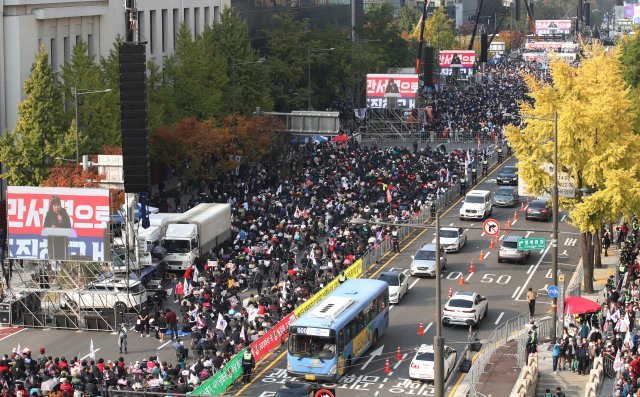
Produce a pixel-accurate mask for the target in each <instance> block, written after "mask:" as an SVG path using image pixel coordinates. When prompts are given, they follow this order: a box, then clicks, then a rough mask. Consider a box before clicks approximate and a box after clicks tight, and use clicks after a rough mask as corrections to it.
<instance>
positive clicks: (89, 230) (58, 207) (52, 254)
mask: <svg viewBox="0 0 640 397" xmlns="http://www.w3.org/2000/svg"><path fill="white" fill-rule="evenodd" d="M7 224H8V225H7V226H8V227H7V229H8V235H9V236H8V240H9V241H8V242H9V244H8V245H9V258H11V259H45V260H59V261H86V262H110V261H111V247H110V244H109V189H94V188H61V187H32V186H9V187H8V188H7Z"/></svg>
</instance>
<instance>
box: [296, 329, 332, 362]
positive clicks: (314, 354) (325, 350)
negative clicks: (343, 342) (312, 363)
mask: <svg viewBox="0 0 640 397" xmlns="http://www.w3.org/2000/svg"><path fill="white" fill-rule="evenodd" d="M289 354H291V355H292V356H295V357H298V358H318V359H330V358H334V357H335V356H336V341H335V338H331V337H327V336H311V335H299V334H292V335H290V336H289Z"/></svg>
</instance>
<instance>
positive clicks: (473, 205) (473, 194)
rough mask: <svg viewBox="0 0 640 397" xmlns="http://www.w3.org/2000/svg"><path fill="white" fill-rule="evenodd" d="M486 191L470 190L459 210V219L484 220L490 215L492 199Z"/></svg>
mask: <svg viewBox="0 0 640 397" xmlns="http://www.w3.org/2000/svg"><path fill="white" fill-rule="evenodd" d="M491 196H492V195H491V192H490V191H488V190H472V191H470V192H469V193H467V195H466V196H465V198H464V203H463V204H462V207H461V208H460V219H467V218H471V219H484V218H486V217H487V216H489V215H491V213H492V209H493V199H492V198H491Z"/></svg>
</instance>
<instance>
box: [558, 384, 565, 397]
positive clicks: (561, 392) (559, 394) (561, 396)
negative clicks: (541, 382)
mask: <svg viewBox="0 0 640 397" xmlns="http://www.w3.org/2000/svg"><path fill="white" fill-rule="evenodd" d="M556 397H566V395H565V394H564V392H563V391H562V388H561V387H560V386H558V387H556Z"/></svg>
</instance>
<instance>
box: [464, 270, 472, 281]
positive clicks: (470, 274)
mask: <svg viewBox="0 0 640 397" xmlns="http://www.w3.org/2000/svg"><path fill="white" fill-rule="evenodd" d="M471 276H473V272H471V273H469V275H468V276H467V278H466V279H465V281H469V279H470V278H471Z"/></svg>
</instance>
